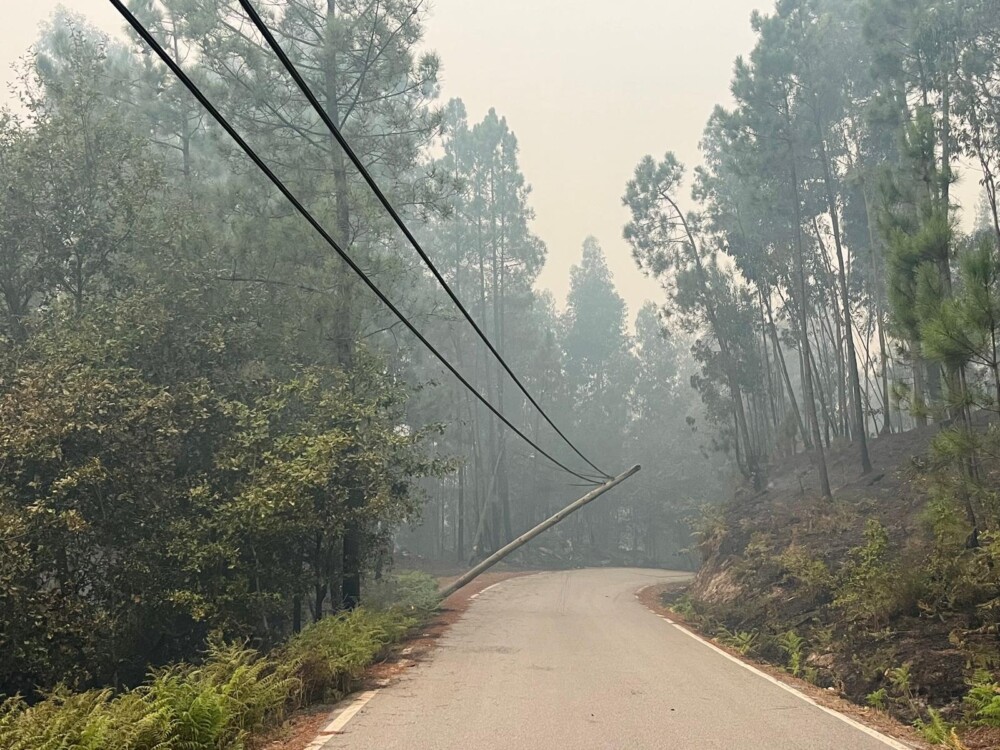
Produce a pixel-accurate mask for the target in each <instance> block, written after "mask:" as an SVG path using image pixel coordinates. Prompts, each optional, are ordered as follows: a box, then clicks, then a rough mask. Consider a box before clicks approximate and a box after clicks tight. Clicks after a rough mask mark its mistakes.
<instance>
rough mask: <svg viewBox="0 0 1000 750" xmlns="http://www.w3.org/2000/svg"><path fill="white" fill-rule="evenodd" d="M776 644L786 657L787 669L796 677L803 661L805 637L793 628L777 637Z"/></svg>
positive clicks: (800, 672) (800, 670) (799, 672)
mask: <svg viewBox="0 0 1000 750" xmlns="http://www.w3.org/2000/svg"><path fill="white" fill-rule="evenodd" d="M778 644H779V645H780V646H781V650H782V651H784V652H785V656H786V657H787V658H788V671H789V672H791V673H792V674H793V675H795V676H796V677H798V676H800V675H801V674H802V667H803V664H804V661H805V646H806V641H805V639H804V638H803V637H802V636H800V635H799V634H798V633H796V632H795V631H794V630H789V631H787V632H785V633H782V634H781V635H780V636H779V637H778Z"/></svg>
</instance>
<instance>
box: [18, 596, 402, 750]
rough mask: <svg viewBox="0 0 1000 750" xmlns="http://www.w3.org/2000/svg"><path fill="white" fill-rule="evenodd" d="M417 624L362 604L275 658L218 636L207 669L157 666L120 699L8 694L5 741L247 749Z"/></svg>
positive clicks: (95, 693)
mask: <svg viewBox="0 0 1000 750" xmlns="http://www.w3.org/2000/svg"><path fill="white" fill-rule="evenodd" d="M413 622H414V620H412V619H410V618H407V617H404V616H403V615H400V614H388V613H384V614H373V613H367V612H364V611H362V610H357V611H356V612H354V613H351V614H350V615H344V616H342V617H336V618H327V619H326V620H324V621H321V622H320V623H317V624H316V625H314V626H312V627H310V628H308V629H306V630H305V631H303V633H302V634H300V635H299V636H297V637H296V638H294V639H292V641H290V642H289V643H288V644H287V646H286V647H285V648H283V649H280V650H278V651H275V652H274V653H272V654H271V655H270V656H269V657H262V656H261V655H260V654H258V653H257V652H256V651H254V650H252V649H248V648H246V647H245V646H242V645H240V644H236V643H225V642H223V641H221V640H219V639H217V638H216V639H214V640H212V642H211V645H210V648H209V651H208V653H207V654H206V655H205V660H204V661H203V663H201V664H200V665H197V666H194V665H190V664H178V665H175V666H172V667H168V668H165V669H161V670H157V671H155V672H154V673H153V674H152V675H151V676H150V678H149V680H148V681H147V682H146V683H145V684H143V685H142V686H140V687H138V688H136V689H134V690H131V691H128V692H124V693H121V694H119V695H115V694H113V692H112V691H111V690H92V691H89V692H84V693H74V692H72V691H71V690H70V689H68V688H66V687H65V686H59V687H57V688H56V689H55V690H54V691H53V692H52V693H50V694H49V695H47V696H46V697H45V698H44V699H43V700H41V701H39V702H38V703H35V704H34V705H31V706H29V705H28V704H26V703H25V702H24V701H22V700H21V699H20V698H9V699H7V700H6V701H4V702H3V703H0V747H3V748H4V749H5V750H49V748H54V747H59V748H73V749H74V750H243V748H245V747H248V746H251V745H252V744H253V743H254V742H255V741H257V740H259V739H260V738H261V737H262V736H264V735H265V734H266V733H267V732H269V731H271V730H273V729H274V728H275V727H277V726H279V725H280V724H281V723H282V721H283V720H284V718H285V716H286V714H287V712H288V711H289V710H290V709H292V708H295V707H297V706H300V705H304V704H305V702H307V701H308V700H309V699H310V698H311V697H319V696H333V695H338V694H339V692H340V691H342V690H344V689H346V688H347V687H349V686H350V685H351V684H352V682H353V681H354V680H355V679H356V678H357V676H358V675H359V674H360V671H361V670H362V669H364V667H365V666H367V665H368V664H370V663H371V662H372V660H373V659H374V658H375V657H376V656H377V655H378V653H379V652H380V651H381V650H382V649H384V648H385V647H386V646H387V645H388V644H389V643H391V642H392V641H394V640H397V639H399V638H400V637H402V635H403V634H405V633H406V631H407V630H408V629H409V628H410V627H411V626H412V624H413ZM321 681H322V682H321Z"/></svg>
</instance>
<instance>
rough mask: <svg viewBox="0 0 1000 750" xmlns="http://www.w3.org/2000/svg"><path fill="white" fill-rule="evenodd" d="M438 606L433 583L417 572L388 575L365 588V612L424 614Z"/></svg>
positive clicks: (430, 576) (425, 574) (428, 577)
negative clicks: (369, 610)
mask: <svg viewBox="0 0 1000 750" xmlns="http://www.w3.org/2000/svg"><path fill="white" fill-rule="evenodd" d="M440 603H441V597H440V596H438V582H437V579H436V578H435V577H434V576H432V575H429V574H427V573H421V572H420V571H417V570H405V571H399V572H395V573H391V574H390V575H387V576H384V577H383V578H382V579H381V580H378V581H373V582H372V583H371V584H369V585H368V586H367V587H366V588H365V608H366V609H372V610H377V611H387V610H398V611H401V612H412V613H426V612H430V611H432V610H434V609H436V608H437V606H438V605H439V604H440Z"/></svg>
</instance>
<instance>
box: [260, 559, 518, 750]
mask: <svg viewBox="0 0 1000 750" xmlns="http://www.w3.org/2000/svg"><path fill="white" fill-rule="evenodd" d="M525 575H531V573H530V572H523V571H503V572H496V573H484V574H483V575H481V576H480V577H479V578H477V579H476V580H475V581H473V582H472V583H470V584H469V585H468V586H466V587H465V588H463V589H461V590H460V591H456V592H455V593H454V594H452V595H451V596H449V597H448V598H447V599H445V600H444V601H443V602H442V603H441V607H440V609H439V610H438V612H437V613H436V614H435V615H434V617H433V618H431V620H430V621H429V622H427V623H426V624H425V625H424V626H423V627H421V628H419V629H417V630H416V631H415V632H414V633H413V634H412V635H411V636H410V637H409V638H407V639H406V640H405V641H402V642H400V643H398V644H396V645H395V646H393V647H392V649H390V651H389V652H388V653H387V654H386V655H385V657H384V658H383V659H382V660H381V661H379V662H376V663H375V664H372V666H371V667H369V669H368V670H367V672H366V673H365V676H364V678H363V679H362V681H361V683H360V684H359V685H358V688H357V689H358V691H363V690H373V689H376V688H382V687H386V686H388V685H390V684H392V683H393V682H394V681H396V680H398V679H399V678H400V677H401V676H402V675H403V674H404V673H405V672H406V671H407V670H409V669H412V668H413V667H415V666H416V665H417V664H419V663H420V662H421V661H422V660H424V659H426V658H428V656H429V655H430V653H431V652H432V651H433V650H434V648H436V646H437V643H438V641H439V640H440V638H441V637H442V636H443V635H444V634H445V633H446V632H447V631H448V628H449V627H451V625H452V624H454V623H455V622H457V621H458V620H459V619H460V618H461V617H462V615H463V614H464V613H465V611H466V610H467V609H468V608H469V605H470V604H471V603H472V599H473V597H475V596H476V595H477V594H479V593H480V592H482V591H484V590H486V589H488V588H489V587H490V586H494V585H496V584H498V583H501V582H502V581H506V580H508V579H511V578H519V577H521V576H525ZM455 578H457V576H454V577H444V578H442V579H441V583H442V585H443V584H446V583H450V582H451V581H453V580H454V579H455ZM352 697H353V696H347V697H346V698H345V699H344V700H345V701H350V700H351V699H352ZM341 703H343V701H341ZM340 705H341V704H340V703H337V704H324V705H316V706H311V707H309V708H307V709H303V710H301V711H298V712H296V713H295V714H294V715H293V716H292V717H290V718H289V720H288V722H287V723H286V725H285V727H284V728H283V729H282V730H281V731H280V732H279V734H278V735H277V736H275V737H273V738H272V739H270V740H269V741H268V742H266V743H265V744H264V745H263V750H305V748H306V747H307V746H308V745H309V743H311V742H312V741H313V740H314V739H315V738H316V737H317V735H319V733H320V731H321V730H322V729H323V727H324V726H326V725H327V724H328V723H329V722H330V720H331V714H332V713H333V712H334V711H336V709H337V707H338V706H340Z"/></svg>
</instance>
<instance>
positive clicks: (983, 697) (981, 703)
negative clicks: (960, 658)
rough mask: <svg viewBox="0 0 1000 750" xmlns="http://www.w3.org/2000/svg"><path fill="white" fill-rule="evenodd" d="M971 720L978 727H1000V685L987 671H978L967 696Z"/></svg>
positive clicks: (966, 700)
mask: <svg viewBox="0 0 1000 750" xmlns="http://www.w3.org/2000/svg"><path fill="white" fill-rule="evenodd" d="M965 706H966V709H967V710H968V713H969V720H970V721H971V722H972V723H973V724H976V725H978V726H984V727H1000V683H997V681H996V680H995V679H994V678H993V675H992V674H990V673H989V672H987V671H986V670H985V669H980V670H977V671H976V673H975V675H973V677H972V680H971V681H970V683H969V692H968V694H967V695H966V696H965Z"/></svg>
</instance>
